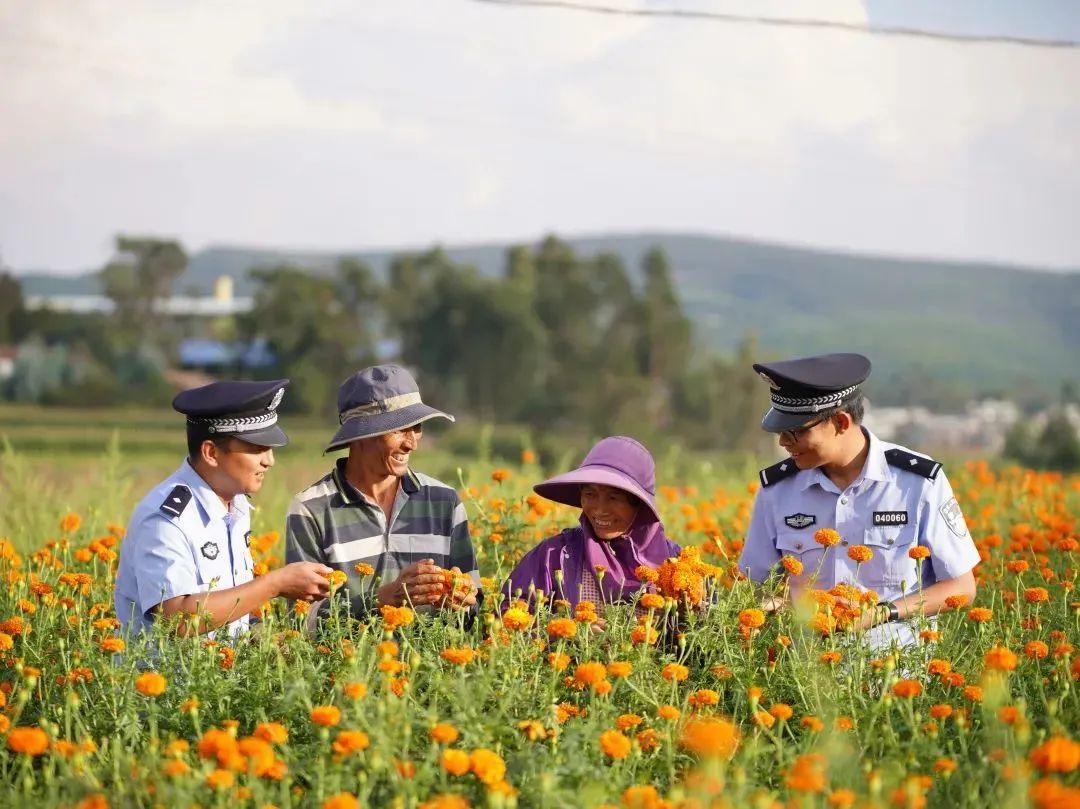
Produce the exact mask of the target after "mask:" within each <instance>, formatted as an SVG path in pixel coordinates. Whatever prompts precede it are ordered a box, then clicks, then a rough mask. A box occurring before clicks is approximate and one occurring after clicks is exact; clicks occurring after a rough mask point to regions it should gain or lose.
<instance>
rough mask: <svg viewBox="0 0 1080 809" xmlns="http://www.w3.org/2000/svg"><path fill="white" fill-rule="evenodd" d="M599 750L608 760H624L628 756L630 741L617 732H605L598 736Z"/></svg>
mask: <svg viewBox="0 0 1080 809" xmlns="http://www.w3.org/2000/svg"><path fill="white" fill-rule="evenodd" d="M600 749H601V750H603V751H604V755H606V756H608V757H609V758H626V757H627V756H628V755H629V754H630V740H629V739H628V738H627V737H626V736H624V735H623V734H621V733H619V731H617V730H605V731H604V732H603V733H601V734H600Z"/></svg>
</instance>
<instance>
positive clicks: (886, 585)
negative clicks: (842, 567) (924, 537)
mask: <svg viewBox="0 0 1080 809" xmlns="http://www.w3.org/2000/svg"><path fill="white" fill-rule="evenodd" d="M915 541H916V530H915V526H914V525H907V524H905V525H889V524H882V525H874V526H872V527H870V528H867V529H866V531H865V532H864V537H863V544H865V545H866V546H868V547H869V548H870V549H871V550H872V551H873V552H874V555H873V557H871V559H870V561H868V562H864V563H863V564H862V566H861V568H860V570H859V582H860V583H861V584H862V585H863V586H865V587H869V588H870V589H871V590H876V591H878V593H879V595H881V596H882V597H883V598H884V597H887V596H888V594H887V593H886V592H884V591H886V590H899V589H900V588H901V586H902V587H903V589H904V591H908V590H911V589H912V588H914V587H915V586H916V577H917V574H916V569H917V567H916V562H915V560H914V559H912V558H911V557H910V556H908V551H910V550H911V548H912V547H913V546H914V545H915Z"/></svg>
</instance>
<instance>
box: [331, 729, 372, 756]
mask: <svg viewBox="0 0 1080 809" xmlns="http://www.w3.org/2000/svg"><path fill="white" fill-rule="evenodd" d="M370 746H371V739H369V738H368V735H367V734H366V733H364V731H362V730H342V731H340V732H339V733H338V735H337V737H336V738H335V739H334V743H333V745H332V747H333V748H334V752H335V753H337V754H338V755H339V756H348V755H351V754H352V753H358V752H360V751H361V750H367V749H368V747H370Z"/></svg>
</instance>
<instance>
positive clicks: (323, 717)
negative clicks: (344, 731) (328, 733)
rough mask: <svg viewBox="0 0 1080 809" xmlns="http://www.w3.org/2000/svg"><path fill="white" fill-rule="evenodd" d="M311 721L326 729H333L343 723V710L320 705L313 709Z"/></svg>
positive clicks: (334, 706)
mask: <svg viewBox="0 0 1080 809" xmlns="http://www.w3.org/2000/svg"><path fill="white" fill-rule="evenodd" d="M310 716H311V721H312V722H314V723H315V724H316V725H322V726H323V727H324V728H332V727H333V726H334V725H336V724H338V722H340V721H341V710H340V709H339V708H338V707H337V706H336V705H318V706H316V707H314V708H312V709H311V714H310Z"/></svg>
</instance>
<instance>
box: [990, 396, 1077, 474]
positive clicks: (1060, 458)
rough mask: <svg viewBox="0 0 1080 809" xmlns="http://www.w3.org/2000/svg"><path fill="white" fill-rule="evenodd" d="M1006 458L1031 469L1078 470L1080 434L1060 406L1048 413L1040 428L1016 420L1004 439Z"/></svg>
mask: <svg viewBox="0 0 1080 809" xmlns="http://www.w3.org/2000/svg"><path fill="white" fill-rule="evenodd" d="M1003 454H1004V455H1005V457H1006V458H1009V459H1011V460H1013V461H1016V462H1017V463H1020V464H1024V465H1025V466H1030V467H1032V468H1034V469H1049V470H1053V471H1055V472H1066V473H1068V472H1077V471H1080V436H1078V435H1077V429H1076V427H1074V426H1073V424H1072V422H1070V421H1069V419H1068V417H1067V416H1066V414H1065V412H1064V411H1063V410H1061V409H1059V410H1056V411H1054V412H1052V413H1051V414H1050V416H1049V418H1047V420H1046V423H1045V424H1044V425H1043V426H1042V427H1041V428H1040V429H1032V426H1031V425H1030V424H1028V423H1026V422H1024V421H1020V422H1018V423H1017V424H1016V426H1015V427H1013V429H1012V430H1010V431H1009V434H1008V435H1007V436H1006V438H1005V450H1004V453H1003Z"/></svg>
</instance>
